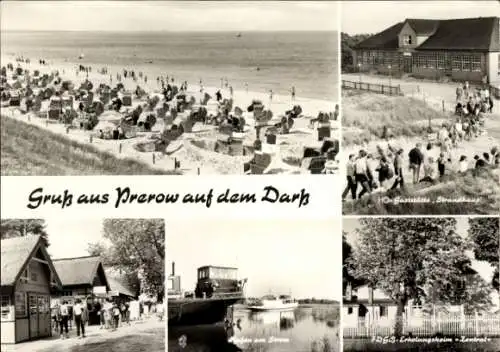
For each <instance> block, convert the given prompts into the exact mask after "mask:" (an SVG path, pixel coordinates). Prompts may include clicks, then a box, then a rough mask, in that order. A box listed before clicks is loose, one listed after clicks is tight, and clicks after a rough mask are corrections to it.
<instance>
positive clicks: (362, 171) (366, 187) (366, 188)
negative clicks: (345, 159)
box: [354, 150, 372, 199]
mask: <svg viewBox="0 0 500 352" xmlns="http://www.w3.org/2000/svg"><path fill="white" fill-rule="evenodd" d="M366 157H367V154H366V152H365V151H364V150H360V151H359V156H358V158H357V159H356V161H355V163H354V172H355V179H356V183H357V184H358V183H359V184H360V185H361V187H362V188H363V189H362V190H361V192H360V193H359V194H358V196H357V197H356V198H358V199H359V198H361V197H362V196H363V195H364V194H365V193H370V192H371V191H372V189H371V187H370V183H369V180H370V179H369V177H368V163H367V160H366Z"/></svg>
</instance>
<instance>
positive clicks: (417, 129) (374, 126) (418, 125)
mask: <svg viewBox="0 0 500 352" xmlns="http://www.w3.org/2000/svg"><path fill="white" fill-rule="evenodd" d="M342 110H343V112H342V128H343V132H342V138H343V143H345V144H346V145H349V144H361V143H363V142H366V141H372V140H375V139H380V138H382V136H383V131H384V126H387V127H388V128H390V134H392V135H394V136H404V137H416V136H421V135H422V134H426V133H427V127H428V123H429V119H431V124H432V126H433V128H436V127H440V126H441V124H442V123H443V121H446V120H449V119H450V117H451V115H450V114H444V113H441V112H439V111H436V110H435V109H433V108H431V107H429V106H428V105H427V104H426V103H425V102H424V101H422V100H419V99H415V98H411V97H404V96H385V95H381V94H373V93H368V92H361V91H355V90H343V91H342Z"/></svg>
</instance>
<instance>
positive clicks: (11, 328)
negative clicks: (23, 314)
mask: <svg viewBox="0 0 500 352" xmlns="http://www.w3.org/2000/svg"><path fill="white" fill-rule="evenodd" d="M0 329H1V334H0V335H1V340H0V342H1V343H2V344H4V343H8V344H11V343H16V327H15V322H14V321H2V323H1V325H0Z"/></svg>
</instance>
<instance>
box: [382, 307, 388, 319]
mask: <svg viewBox="0 0 500 352" xmlns="http://www.w3.org/2000/svg"><path fill="white" fill-rule="evenodd" d="M380 317H388V314H387V307H384V306H380Z"/></svg>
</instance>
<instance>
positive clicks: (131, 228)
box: [89, 219, 165, 299]
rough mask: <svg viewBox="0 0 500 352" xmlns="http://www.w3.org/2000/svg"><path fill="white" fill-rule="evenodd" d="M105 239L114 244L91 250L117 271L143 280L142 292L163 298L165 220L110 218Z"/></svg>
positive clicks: (96, 245)
mask: <svg viewBox="0 0 500 352" xmlns="http://www.w3.org/2000/svg"><path fill="white" fill-rule="evenodd" d="M103 236H104V238H106V239H108V240H109V241H110V242H111V246H110V247H109V248H106V247H104V246H103V245H102V244H94V245H91V246H90V247H89V251H90V252H91V253H93V254H97V253H99V254H100V255H101V256H102V257H103V259H104V260H105V261H106V263H108V265H111V266H113V267H115V268H116V269H119V270H122V271H123V272H126V273H128V274H129V275H136V276H137V277H139V278H140V279H141V282H142V287H141V290H142V291H143V292H144V293H148V294H151V295H155V296H156V297H157V299H163V296H164V292H165V287H164V282H165V225H164V221H163V220H161V219H107V220H104V223H103Z"/></svg>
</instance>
